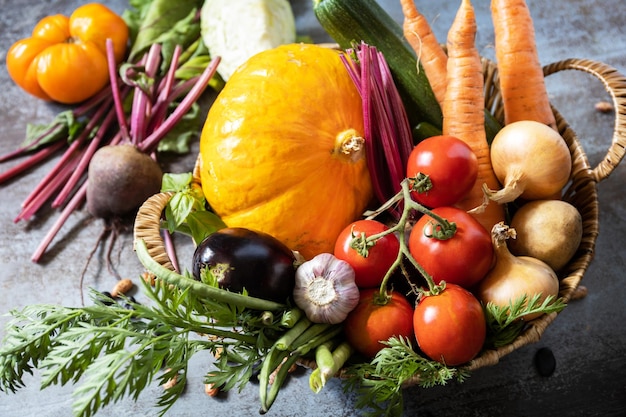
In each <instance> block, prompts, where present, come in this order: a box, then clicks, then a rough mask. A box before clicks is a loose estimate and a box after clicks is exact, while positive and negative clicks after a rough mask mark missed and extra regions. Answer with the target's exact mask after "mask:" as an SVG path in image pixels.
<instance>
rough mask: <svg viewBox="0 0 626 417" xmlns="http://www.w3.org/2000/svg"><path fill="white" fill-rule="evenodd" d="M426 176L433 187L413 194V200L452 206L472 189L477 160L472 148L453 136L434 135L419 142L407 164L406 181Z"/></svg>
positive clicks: (428, 204)
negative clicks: (422, 175) (418, 175)
mask: <svg viewBox="0 0 626 417" xmlns="http://www.w3.org/2000/svg"><path fill="white" fill-rule="evenodd" d="M420 172H421V173H422V174H425V175H428V177H429V178H430V181H431V183H432V188H431V189H430V190H428V191H426V192H423V193H419V192H417V191H413V192H412V193H411V196H412V197H413V199H414V200H415V201H417V202H418V203H420V204H423V205H425V206H426V207H431V208H432V207H441V206H451V205H453V204H455V203H456V202H458V201H459V200H461V198H463V197H464V196H465V195H466V194H467V193H468V192H469V191H470V190H471V189H472V187H473V186H474V183H475V182H476V177H477V175H478V159H477V158H476V154H474V152H473V151H472V149H471V148H470V147H469V146H468V145H467V144H466V143H465V142H463V141H462V140H460V139H458V138H455V137H454V136H445V135H444V136H433V137H430V138H427V139H424V140H423V141H421V142H420V143H418V144H417V145H416V146H415V147H414V148H413V151H412V152H411V154H410V155H409V160H408V161H407V178H413V177H415V176H416V175H417V174H418V173H420Z"/></svg>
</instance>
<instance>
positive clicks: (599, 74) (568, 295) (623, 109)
mask: <svg viewBox="0 0 626 417" xmlns="http://www.w3.org/2000/svg"><path fill="white" fill-rule="evenodd" d="M565 70H578V71H583V72H586V73H589V74H592V75H593V76H595V77H596V78H598V79H599V80H600V81H601V82H602V83H603V84H604V87H605V89H606V90H607V92H608V93H609V94H610V95H611V98H612V100H613V105H614V108H615V127H614V133H613V138H612V142H611V145H610V147H609V149H608V152H607V154H606V156H605V157H604V159H603V160H602V161H601V162H600V163H599V164H598V165H597V166H596V167H594V168H592V167H591V166H590V165H589V161H588V159H587V156H586V154H585V152H584V150H583V148H582V146H581V144H580V143H579V141H578V138H577V137H576V134H575V133H574V132H573V131H572V129H571V128H570V127H569V125H568V124H567V122H566V121H565V120H564V119H563V117H562V116H561V115H560V114H559V113H558V111H557V110H556V109H553V111H554V114H555V117H556V121H557V125H558V129H559V132H560V133H561V135H562V136H563V138H564V139H565V141H566V143H567V145H568V147H569V150H570V153H571V156H572V163H573V167H572V168H573V169H572V174H571V181H570V183H569V184H568V186H567V188H566V190H565V192H564V197H563V198H564V200H566V201H568V202H570V203H572V204H573V205H574V206H575V207H576V208H577V209H578V210H579V211H580V214H581V215H582V219H583V238H582V241H581V243H580V247H579V248H578V251H577V252H576V254H575V255H574V257H573V259H572V260H571V261H570V262H569V263H568V265H566V267H565V268H563V270H562V271H560V276H559V278H560V294H559V295H560V296H561V297H563V299H564V300H565V301H569V300H570V299H572V297H573V295H574V293H575V291H576V289H577V288H578V286H579V284H580V281H581V279H582V278H583V275H584V273H585V271H586V269H587V267H588V266H589V264H590V263H591V260H592V259H593V255H594V248H595V243H596V238H597V236H598V212H599V208H598V196H597V190H596V186H597V184H598V183H599V182H600V181H602V180H604V179H606V178H607V177H608V176H609V175H610V174H611V172H612V171H613V170H614V169H615V167H616V166H617V164H618V163H619V162H620V160H621V159H622V157H623V156H624V153H625V146H626V78H625V77H624V76H623V75H621V74H620V73H619V72H618V71H617V70H615V69H614V68H612V67H610V66H608V65H606V64H603V63H599V62H595V61H591V60H583V59H568V60H564V61H560V62H556V63H554V64H551V65H548V66H546V67H544V74H545V75H546V76H548V75H550V74H554V73H557V72H560V71H565ZM483 73H484V76H485V97H486V103H485V105H486V107H487V108H488V109H489V110H491V111H492V113H493V114H494V116H495V117H496V118H497V119H498V120H503V108H502V102H501V98H500V92H499V82H498V71H497V68H496V65H495V64H494V63H493V62H491V61H489V60H486V59H484V60H483ZM197 171H198V167H197V165H196V168H195V172H194V176H195V177H196V178H199V175H198V172H197ZM197 181H199V179H197ZM171 196H172V194H171V193H161V194H156V195H154V196H153V197H151V198H150V199H148V200H147V201H146V202H145V203H144V204H143V206H142V207H141V208H140V210H139V212H138V214H137V217H136V221H135V226H134V238H135V239H143V240H144V241H145V243H146V245H147V248H148V252H149V254H150V256H151V257H152V258H153V259H154V260H155V261H157V262H158V263H159V264H161V265H163V266H165V267H166V268H169V269H172V264H171V262H170V259H169V258H168V256H167V254H166V252H165V246H164V243H163V240H162V238H161V234H160V229H159V227H160V218H161V215H162V212H163V210H164V208H165V206H166V204H167V202H168V201H169V199H170V198H171ZM556 316H557V313H552V314H549V315H544V316H542V317H540V318H538V319H535V320H533V321H531V322H529V323H528V326H527V327H526V328H525V330H524V331H523V332H522V333H521V334H520V335H519V336H518V337H517V338H516V339H515V340H514V341H513V342H512V343H510V344H508V345H505V346H502V347H499V348H497V349H493V350H486V351H484V352H482V353H481V354H480V356H478V357H476V358H475V359H473V360H472V361H471V362H469V363H468V364H466V365H465V366H464V369H466V370H468V371H473V370H476V369H478V368H481V367H485V366H491V365H495V364H497V363H498V362H499V360H500V358H502V357H504V356H505V355H508V354H509V353H511V352H513V351H514V350H516V349H519V348H520V347H522V346H524V345H527V344H530V343H535V342H537V341H539V339H540V338H541V335H542V334H543V332H544V331H545V329H546V328H547V327H548V325H549V324H550V323H552V321H553V320H554V319H555V318H556ZM300 364H301V365H303V366H306V367H310V368H314V367H315V366H316V365H315V362H314V361H301V362H300ZM417 382H418V380H417V377H416V378H414V379H412V380H409V381H407V383H406V385H413V384H416V383H417Z"/></svg>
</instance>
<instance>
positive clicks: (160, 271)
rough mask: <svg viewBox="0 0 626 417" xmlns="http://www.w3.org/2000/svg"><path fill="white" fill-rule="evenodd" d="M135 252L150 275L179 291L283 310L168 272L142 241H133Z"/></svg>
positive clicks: (240, 305) (240, 304)
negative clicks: (187, 290) (186, 290)
mask: <svg viewBox="0 0 626 417" xmlns="http://www.w3.org/2000/svg"><path fill="white" fill-rule="evenodd" d="M135 252H136V254H137V257H138V259H139V261H140V262H141V263H142V265H143V266H144V267H145V268H146V269H147V270H148V271H149V272H151V273H153V274H154V275H155V276H156V277H157V278H158V279H161V280H163V281H165V282H166V283H168V284H171V285H174V286H176V287H178V288H180V289H183V290H184V289H189V291H191V292H193V293H194V294H196V295H198V296H199V297H204V298H209V299H211V300H215V301H219V302H224V303H227V304H231V305H234V306H237V307H242V308H249V309H253V310H269V311H276V310H284V309H285V307H286V306H285V305H284V304H280V303H276V302H273V301H269V300H263V299H260V298H255V297H250V296H246V295H242V294H238V293H234V292H230V291H226V290H222V289H220V288H216V287H211V286H210V285H207V284H204V283H202V282H199V281H196V280H193V279H191V278H187V277H185V276H183V275H180V274H178V273H176V272H174V271H171V270H169V269H168V268H166V267H164V266H163V265H161V264H159V263H158V262H157V261H155V260H154V259H152V256H150V253H149V252H148V248H147V246H146V243H145V242H144V241H143V239H137V240H135Z"/></svg>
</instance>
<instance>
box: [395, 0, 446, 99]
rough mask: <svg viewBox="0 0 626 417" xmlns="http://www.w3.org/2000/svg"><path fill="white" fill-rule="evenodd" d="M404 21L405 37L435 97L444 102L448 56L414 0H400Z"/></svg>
mask: <svg viewBox="0 0 626 417" xmlns="http://www.w3.org/2000/svg"><path fill="white" fill-rule="evenodd" d="M400 4H401V5H402V13H403V14H404V23H403V25H402V29H403V32H404V37H405V38H406V40H407V41H408V42H409V44H410V45H411V47H412V48H413V50H414V51H415V54H416V55H417V58H418V59H419V61H420V62H421V63H422V68H423V69H424V72H425V73H426V78H427V79H428V82H429V83H430V86H431V88H432V89H433V93H434V94H435V99H437V101H438V102H439V105H442V104H443V99H444V96H445V93H446V62H447V60H448V57H447V56H446V53H445V51H444V50H443V48H442V47H441V45H440V44H439V42H437V37H436V36H435V34H434V33H433V31H432V29H431V27H430V25H429V24H428V21H427V20H426V18H425V17H424V16H423V15H422V14H421V13H420V12H419V11H418V10H417V7H416V6H415V3H414V1H413V0H400Z"/></svg>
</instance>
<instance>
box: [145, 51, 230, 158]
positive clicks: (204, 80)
mask: <svg viewBox="0 0 626 417" xmlns="http://www.w3.org/2000/svg"><path fill="white" fill-rule="evenodd" d="M219 62H220V57H215V58H213V59H212V60H211V63H210V64H209V65H208V66H207V67H206V68H205V69H204V71H203V72H202V74H201V75H200V78H199V79H198V81H197V82H196V83H195V84H194V86H193V87H192V88H191V90H190V91H189V93H188V94H187V95H186V96H185V98H183V99H182V101H181V102H180V104H178V106H176V108H175V109H174V111H173V112H172V114H170V116H169V117H168V118H167V119H165V121H164V122H163V124H162V125H160V126H159V127H158V128H156V129H155V130H154V131H153V132H152V133H151V134H150V135H149V136H148V137H147V138H146V139H145V140H144V141H143V142H141V143H140V144H139V149H140V150H141V151H143V152H151V151H152V150H153V149H154V148H156V145H157V144H158V143H159V141H160V140H161V139H163V137H164V136H165V134H166V133H167V132H169V131H170V129H172V127H173V126H174V125H175V124H176V123H178V121H179V120H180V119H181V118H182V117H183V115H184V114H185V113H187V112H188V111H189V109H190V108H191V106H192V104H193V103H195V102H196V101H197V100H198V98H199V97H200V96H201V95H202V93H203V92H204V90H205V89H206V87H208V85H209V80H210V79H211V77H213V75H214V74H215V70H216V69H217V65H218V64H219Z"/></svg>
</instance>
